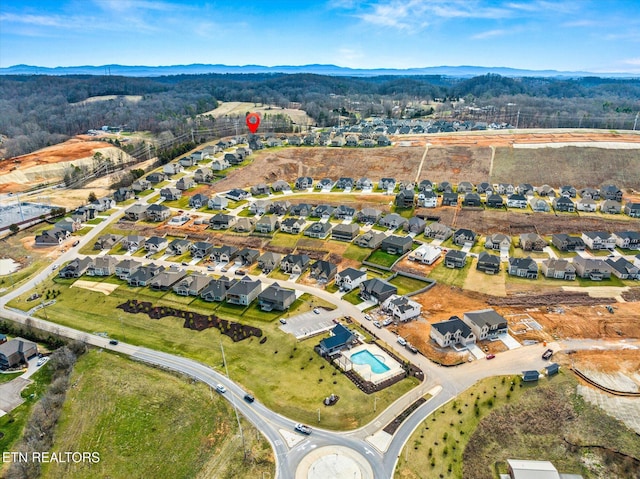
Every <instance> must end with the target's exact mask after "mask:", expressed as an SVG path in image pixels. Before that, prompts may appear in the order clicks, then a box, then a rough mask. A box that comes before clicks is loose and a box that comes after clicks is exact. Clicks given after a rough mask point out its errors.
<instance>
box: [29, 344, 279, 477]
mask: <svg viewBox="0 0 640 479" xmlns="http://www.w3.org/2000/svg"><path fill="white" fill-rule="evenodd" d="M70 383H71V384H73V387H72V388H70V389H69V391H68V393H67V397H66V401H65V403H64V405H63V409H62V414H61V417H60V420H59V423H58V426H57V427H56V433H55V441H54V444H53V447H52V448H53V450H56V451H95V452H97V453H99V454H100V462H98V463H96V464H92V465H83V466H79V465H77V464H73V463H66V464H55V463H50V464H47V465H44V466H43V474H42V476H41V477H43V478H59V477H65V478H87V479H89V478H94V477H132V478H133V477H196V476H198V475H199V474H203V473H204V474H205V475H206V476H207V477H225V478H232V477H262V475H263V474H264V473H266V475H267V476H268V477H273V474H275V464H274V462H273V455H272V451H271V447H270V446H269V443H268V442H267V441H266V440H265V438H264V437H263V436H261V435H260V434H258V433H257V431H256V430H255V429H254V428H253V426H250V425H248V424H246V423H245V424H243V428H245V440H246V441H247V447H248V448H249V449H250V450H251V451H252V455H254V460H253V461H246V462H245V461H243V453H242V443H241V441H240V437H239V435H238V433H237V431H238V425H237V422H236V420H235V418H234V415H233V408H232V406H231V404H230V403H229V402H227V401H225V400H224V399H222V398H221V397H219V395H218V394H217V393H212V392H211V390H210V389H209V388H208V387H207V386H206V385H204V384H202V383H198V382H193V381H192V380H190V379H188V378H185V377H181V376H177V375H174V374H171V373H167V372H164V371H162V370H159V369H154V368H151V367H148V366H146V365H144V364H143V363H139V362H136V361H131V360H128V359H126V358H124V357H120V356H118V355H115V354H109V353H104V352H100V351H97V350H94V351H90V352H88V353H87V354H85V355H84V356H83V357H82V358H80V360H79V361H78V363H77V364H76V366H75V368H74V372H73V374H72V376H71V379H70ZM114 386H117V387H114ZM89 405H90V407H89ZM222 452H224V455H223V454H222ZM221 456H223V457H224V460H221Z"/></svg>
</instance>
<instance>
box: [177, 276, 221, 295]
mask: <svg viewBox="0 0 640 479" xmlns="http://www.w3.org/2000/svg"><path fill="white" fill-rule="evenodd" d="M211 281H213V280H212V278H211V277H210V276H207V275H206V274H201V273H193V274H191V275H189V276H186V277H184V278H182V279H181V280H180V281H178V282H177V283H176V284H175V285H174V286H173V291H174V292H175V293H176V294H179V295H180V296H200V293H201V292H202V291H203V290H204V289H205V288H206V287H207V286H208V285H209V283H210V282H211Z"/></svg>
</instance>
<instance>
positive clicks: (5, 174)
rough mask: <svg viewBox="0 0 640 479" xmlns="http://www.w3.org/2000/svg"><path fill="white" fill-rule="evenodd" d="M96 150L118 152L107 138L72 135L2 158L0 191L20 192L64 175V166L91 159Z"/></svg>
mask: <svg viewBox="0 0 640 479" xmlns="http://www.w3.org/2000/svg"><path fill="white" fill-rule="evenodd" d="M98 151H100V152H102V153H103V154H105V155H107V156H108V155H109V154H110V153H114V154H117V153H119V152H120V150H119V149H117V148H115V147H114V146H112V145H111V144H109V143H106V142H102V141H83V140H78V139H72V140H68V141H65V142H64V143H59V144H57V145H53V146H49V147H47V148H43V149H41V150H38V151H35V152H33V153H29V154H28V155H22V156H17V157H15V158H12V159H9V160H5V161H2V162H0V193H9V192H20V191H24V190H27V189H28V188H29V187H31V186H35V185H37V184H39V183H43V182H47V181H51V180H56V181H59V180H60V179H62V177H63V176H64V168H65V166H67V165H69V164H70V163H71V162H78V161H79V160H87V161H91V157H92V156H93V155H94V154H95V153H96V152H98ZM123 154H124V153H123Z"/></svg>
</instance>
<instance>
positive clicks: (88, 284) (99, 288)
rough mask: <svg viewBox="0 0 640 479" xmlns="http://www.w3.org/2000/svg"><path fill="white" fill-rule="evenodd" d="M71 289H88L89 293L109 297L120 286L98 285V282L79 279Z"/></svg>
mask: <svg viewBox="0 0 640 479" xmlns="http://www.w3.org/2000/svg"><path fill="white" fill-rule="evenodd" d="M71 287H72V288H82V289H88V290H89V291H96V292H98V293H102V294H104V295H106V296H109V295H110V294H111V293H113V291H114V290H115V289H116V288H117V287H118V285H117V284H111V283H98V282H96V281H86V280H84V279H79V280H76V282H75V283H73V284H72V285H71Z"/></svg>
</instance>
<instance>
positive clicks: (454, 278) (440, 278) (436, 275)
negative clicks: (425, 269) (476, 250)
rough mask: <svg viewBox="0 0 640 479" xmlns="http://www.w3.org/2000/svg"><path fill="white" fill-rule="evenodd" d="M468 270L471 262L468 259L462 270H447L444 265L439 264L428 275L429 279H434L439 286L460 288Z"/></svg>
mask: <svg viewBox="0 0 640 479" xmlns="http://www.w3.org/2000/svg"><path fill="white" fill-rule="evenodd" d="M470 269H471V261H470V260H469V259H467V263H466V264H465V266H464V268H460V269H458V268H447V267H446V266H445V265H444V263H440V264H439V265H438V266H436V267H435V268H434V269H433V270H432V271H431V272H430V273H429V278H431V279H435V280H436V281H437V282H438V283H440V284H446V285H448V286H455V287H457V288H462V287H463V286H464V282H465V280H466V278H467V275H468V274H469V270H470Z"/></svg>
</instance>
